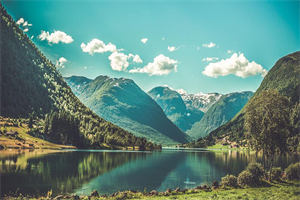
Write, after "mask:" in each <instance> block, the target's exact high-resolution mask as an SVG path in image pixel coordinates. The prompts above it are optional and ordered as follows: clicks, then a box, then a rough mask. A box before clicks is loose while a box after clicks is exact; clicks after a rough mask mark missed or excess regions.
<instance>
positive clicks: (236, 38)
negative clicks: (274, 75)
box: [1, 0, 300, 94]
mask: <svg viewBox="0 0 300 200" xmlns="http://www.w3.org/2000/svg"><path fill="white" fill-rule="evenodd" d="M1 3H2V4H3V5H4V7H5V8H6V9H7V11H8V13H9V14H10V15H12V17H13V18H14V19H15V21H16V22H17V23H18V24H19V25H20V28H22V29H23V30H24V32H26V34H27V35H28V36H29V37H30V38H31V39H32V41H33V42H34V43H35V44H36V45H37V46H38V47H39V48H40V49H41V50H42V52H43V53H44V54H45V55H46V56H47V57H48V58H49V59H50V60H51V61H52V62H53V63H54V64H55V65H56V67H57V68H58V70H59V71H60V72H61V74H62V75H63V76H71V75H79V76H85V77H88V78H95V77H97V76H99V75H108V76H110V77H125V78H129V79H133V80H134V81H135V82H136V83H137V84H138V85H139V86H140V87H141V88H142V89H143V90H145V91H148V90H150V89H152V88H153V87H156V86H161V85H168V86H169V87H171V88H173V89H184V90H185V91H187V92H188V93H200V92H203V93H210V92H219V93H223V94H225V93H230V92H236V91H255V90H256V89H257V88H258V87H259V85H260V83H261V81H262V80H263V77H264V76H265V75H266V74H267V72H268V71H269V70H270V69H271V68H272V66H273V65H274V64H275V62H276V61H277V60H278V59H280V58H281V57H283V56H285V55H287V54H289V53H292V52H295V51H299V50H300V1H271V0H268V1H267V0H265V1H263V0H262V1H259V0H255V1H254V0H253V1H249V0H246V1H238V0H235V1H233V0H231V1H226V0H220V1H217V0H212V1H208V0H205V1H204V0H198V1H196V0H194V1H191V0H161V1H158V0H155V1H154V0H152V1H150V0H118V1H117V0H105V1H104V0H99V1H95V0H94V1H91V0H88V1H80V0H75V1H71V0H60V1H59V0H52V1H50V0H47V1H45V0H44V1H43V0H36V1H28V0H27V1H26V0H24V1H12V0H5V1H3V0H1Z"/></svg>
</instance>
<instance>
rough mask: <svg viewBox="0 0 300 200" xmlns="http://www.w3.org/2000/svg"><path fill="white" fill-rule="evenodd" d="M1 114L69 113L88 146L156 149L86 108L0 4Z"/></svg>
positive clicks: (20, 115)
mask: <svg viewBox="0 0 300 200" xmlns="http://www.w3.org/2000/svg"><path fill="white" fill-rule="evenodd" d="M0 8H1V10H0V25H1V28H0V31H1V32H0V33H1V35H0V47H1V68H0V70H1V73H0V74H1V76H0V77H1V91H0V93H1V106H0V108H1V110H0V114H1V115H2V116H7V117H13V118H17V117H28V116H29V115H30V114H31V113H33V112H34V113H35V115H36V116H37V117H42V118H43V116H44V115H45V114H46V113H49V112H50V111H51V110H55V111H66V112H68V113H69V114H71V115H73V116H75V117H76V118H77V119H78V120H79V121H80V133H81V134H82V135H84V137H85V138H86V140H87V144H86V145H88V146H90V145H93V146H95V147H99V146H101V145H102V144H103V143H106V144H108V145H109V146H111V147H112V146H128V145H135V144H139V145H150V146H151V145H152V144H151V143H147V142H146V140H145V139H141V138H136V137H134V136H133V135H132V134H130V133H129V132H127V131H125V130H123V129H121V128H119V127H118V126H115V125H114V124H112V123H110V122H107V121H105V120H104V119H102V118H100V117H99V116H97V115H96V114H94V113H93V112H92V111H91V110H90V109H89V108H87V107H86V106H84V105H83V104H82V103H81V102H80V101H79V99H78V98H77V97H76V96H75V95H74V94H73V93H72V91H71V89H70V88H69V87H68V85H67V84H66V83H65V81H64V80H63V78H62V76H61V75H60V74H59V72H58V71H57V70H56V68H55V66H54V65H53V64H52V63H51V62H50V61H49V60H48V59H47V58H46V57H45V56H44V55H43V54H42V53H41V52H40V51H39V50H38V48H37V47H36V46H35V45H34V44H33V43H32V42H31V41H30V39H29V38H28V37H27V35H26V34H24V33H23V32H22V30H21V29H19V27H18V26H17V25H16V23H15V22H14V20H13V19H12V18H11V16H9V15H8V14H7V13H6V11H5V9H4V8H3V6H2V5H1V4H0Z"/></svg>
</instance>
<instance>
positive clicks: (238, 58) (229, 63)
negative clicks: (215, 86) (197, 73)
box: [202, 53, 267, 78]
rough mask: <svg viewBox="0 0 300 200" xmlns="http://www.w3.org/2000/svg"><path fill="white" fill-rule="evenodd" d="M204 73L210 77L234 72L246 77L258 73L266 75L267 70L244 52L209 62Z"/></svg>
mask: <svg viewBox="0 0 300 200" xmlns="http://www.w3.org/2000/svg"><path fill="white" fill-rule="evenodd" d="M202 74H204V75H206V76H210V77H214V78H216V77H218V76H226V75H229V74H234V75H236V76H238V77H242V78H246V77H248V76H253V75H256V74H261V75H262V76H265V75H266V74H267V70H266V69H264V68H263V67H262V66H261V65H260V64H257V63H256V62H254V61H252V62H249V60H248V59H247V58H246V57H245V56H244V54H243V53H239V54H237V53H234V54H232V56H231V57H230V58H227V59H222V60H220V61H219V62H215V63H210V64H208V65H207V66H206V67H205V69H204V71H203V72H202Z"/></svg>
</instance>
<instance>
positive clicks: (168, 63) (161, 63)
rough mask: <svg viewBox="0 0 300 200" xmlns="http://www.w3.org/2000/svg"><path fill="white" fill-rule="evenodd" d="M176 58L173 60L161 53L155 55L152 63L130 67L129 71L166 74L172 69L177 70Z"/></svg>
mask: <svg viewBox="0 0 300 200" xmlns="http://www.w3.org/2000/svg"><path fill="white" fill-rule="evenodd" d="M177 63H178V61H177V60H173V59H171V58H169V57H167V56H164V55H162V54H160V55H158V56H156V57H155V58H154V61H153V62H152V63H148V64H147V65H146V66H145V67H143V68H136V69H132V70H130V71H129V72H130V73H147V74H149V75H150V76H152V75H166V74H169V73H171V72H172V71H175V72H176V71H177Z"/></svg>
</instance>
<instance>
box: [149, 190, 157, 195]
mask: <svg viewBox="0 0 300 200" xmlns="http://www.w3.org/2000/svg"><path fill="white" fill-rule="evenodd" d="M149 194H150V195H158V192H157V191H156V190H152V191H151V192H150V193H149Z"/></svg>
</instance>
